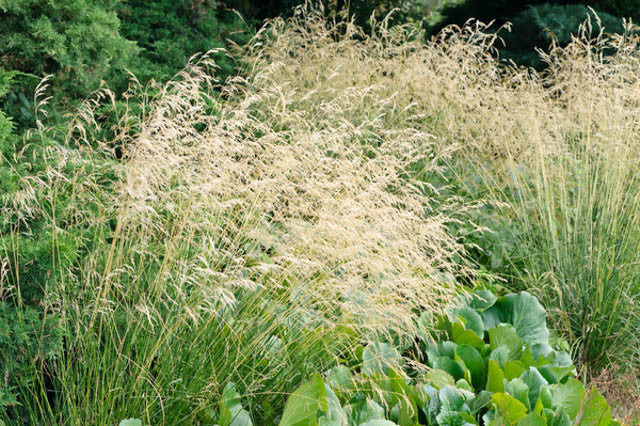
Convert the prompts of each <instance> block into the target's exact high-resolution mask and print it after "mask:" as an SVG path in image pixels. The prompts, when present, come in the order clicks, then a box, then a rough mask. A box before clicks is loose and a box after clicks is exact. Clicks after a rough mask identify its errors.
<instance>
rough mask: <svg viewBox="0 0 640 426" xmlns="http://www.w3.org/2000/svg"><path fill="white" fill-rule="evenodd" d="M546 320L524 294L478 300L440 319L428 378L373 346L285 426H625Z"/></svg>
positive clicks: (299, 395) (478, 296) (304, 391)
mask: <svg viewBox="0 0 640 426" xmlns="http://www.w3.org/2000/svg"><path fill="white" fill-rule="evenodd" d="M545 316H546V313H545V310H544V309H543V307H542V306H541V305H540V303H539V302H538V300H537V299H536V298H535V297H534V296H531V295H530V294H528V293H526V292H522V293H517V294H516V293H512V294H508V295H506V296H503V297H499V298H498V297H496V296H495V295H494V294H493V293H491V292H490V291H487V290H479V291H476V292H475V293H472V295H471V297H470V298H467V299H466V301H465V302H463V303H462V304H461V305H460V306H458V307H456V308H454V309H451V310H450V312H448V314H447V315H445V316H442V317H440V318H438V329H439V330H440V332H441V333H442V335H441V336H443V338H441V339H440V340H438V341H431V342H430V343H426V342H425V343H423V344H422V345H421V348H422V354H423V356H426V358H427V359H428V366H429V367H430V369H429V371H428V372H427V373H426V374H420V373H416V372H415V371H411V369H410V368H409V367H407V366H406V365H405V366H404V370H403V369H402V367H403V363H404V361H403V360H404V358H403V357H402V356H401V353H400V351H399V350H398V349H396V348H395V347H394V346H393V345H391V344H388V343H382V342H377V343H372V344H369V345H368V346H367V347H366V348H363V350H362V351H361V360H360V363H359V366H358V367H357V368H354V369H353V370H350V369H349V368H348V367H346V366H344V365H341V366H338V367H335V368H334V369H332V370H330V371H329V372H328V373H327V374H326V379H323V378H322V376H320V375H319V374H315V375H314V376H313V377H312V378H311V380H310V381H309V382H308V383H306V384H304V385H303V386H301V387H300V388H299V389H298V390H296V391H295V392H294V393H293V394H292V395H291V397H290V398H289V400H288V401H287V405H286V407H285V410H284V413H283V414H282V418H281V421H280V425H281V426H289V425H343V424H349V425H366V426H386V425H396V424H398V425H402V426H403V425H415V424H426V425H462V426H463V425H496V426H497V425H541V426H544V425H558V426H559V425H566V426H569V425H571V424H580V425H599V426H600V425H602V426H604V425H616V424H620V423H619V422H617V421H615V420H612V415H611V410H610V408H609V406H608V404H607V402H606V401H605V400H604V398H603V397H602V396H601V395H600V394H599V393H598V391H597V390H596V389H595V388H593V389H591V390H589V391H587V390H585V388H584V386H583V385H582V383H581V382H580V381H578V380H577V379H576V378H575V377H574V376H575V368H574V366H573V363H572V361H571V358H570V357H569V354H568V353H567V352H566V351H565V350H560V349H556V348H554V347H553V346H552V344H551V340H550V333H549V330H548V329H547V325H546V318H545ZM423 321H428V318H426V317H425V318H423ZM558 345H562V343H559V344H558ZM558 345H556V346H558ZM407 365H410V364H407Z"/></svg>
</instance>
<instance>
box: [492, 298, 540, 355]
mask: <svg viewBox="0 0 640 426" xmlns="http://www.w3.org/2000/svg"><path fill="white" fill-rule="evenodd" d="M494 306H497V307H498V309H499V310H500V319H501V321H502V322H506V323H509V324H512V325H513V327H514V328H515V329H516V331H517V332H518V335H519V336H520V337H521V338H522V339H523V340H524V341H525V342H527V343H529V344H531V345H533V344H535V343H547V342H548V341H549V330H548V329H547V321H546V313H545V310H544V308H543V307H542V305H541V304H540V302H538V299H537V298H535V297H534V296H532V295H530V294H529V293H527V292H526V291H523V292H521V293H518V294H508V295H506V296H504V297H501V298H499V299H498V301H497V302H496V304H495V305H494Z"/></svg>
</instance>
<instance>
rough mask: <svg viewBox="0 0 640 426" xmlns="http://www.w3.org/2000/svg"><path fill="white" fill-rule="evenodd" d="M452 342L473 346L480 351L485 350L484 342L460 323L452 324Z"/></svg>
mask: <svg viewBox="0 0 640 426" xmlns="http://www.w3.org/2000/svg"><path fill="white" fill-rule="evenodd" d="M451 340H453V341H454V342H455V343H457V344H458V345H469V346H473V347H474V348H476V349H477V350H479V351H481V350H482V349H483V348H484V340H482V338H481V337H479V336H478V335H477V334H476V333H474V332H473V331H471V330H467V329H465V328H464V326H463V325H462V323H460V322H454V323H453V324H451Z"/></svg>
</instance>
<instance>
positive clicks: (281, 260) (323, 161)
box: [8, 14, 474, 424]
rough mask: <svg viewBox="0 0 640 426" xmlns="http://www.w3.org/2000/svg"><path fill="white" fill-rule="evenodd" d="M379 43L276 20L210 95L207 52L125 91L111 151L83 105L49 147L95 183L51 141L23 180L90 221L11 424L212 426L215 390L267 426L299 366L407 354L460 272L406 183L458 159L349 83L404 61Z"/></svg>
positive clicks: (395, 107)
mask: <svg viewBox="0 0 640 426" xmlns="http://www.w3.org/2000/svg"><path fill="white" fill-rule="evenodd" d="M380 28H381V33H380V34H382V35H381V36H379V37H381V38H375V39H374V38H372V39H368V38H366V37H365V36H364V35H362V34H359V33H356V32H357V31H358V30H357V29H355V27H353V26H351V25H349V26H347V27H346V28H343V27H340V26H332V25H329V24H328V23H327V22H325V21H324V20H321V18H320V17H319V16H317V15H315V14H311V15H308V16H307V17H306V18H305V19H302V18H301V17H297V18H294V19H293V20H292V21H289V22H284V21H281V20H276V21H274V22H272V23H271V24H270V25H269V26H267V27H266V28H265V29H264V30H263V31H262V32H261V33H260V35H259V36H258V37H256V39H255V40H254V42H253V43H252V44H251V45H250V47H249V48H248V51H247V53H246V56H245V57H246V60H247V64H246V68H247V72H246V75H245V76H244V77H243V78H241V77H238V78H235V79H231V80H229V81H227V82H226V83H224V84H222V85H218V83H217V82H215V81H214V80H213V79H212V77H211V74H210V73H209V72H208V70H209V69H211V67H215V64H213V63H212V62H211V61H210V60H209V57H208V55H204V56H201V57H198V58H194V60H193V61H192V62H190V64H189V65H188V66H187V67H186V68H185V70H184V71H183V72H182V73H180V74H179V75H178V76H176V78H175V79H174V80H173V81H171V82H170V83H168V84H167V85H166V86H165V87H164V88H162V89H161V90H160V93H159V94H158V95H156V96H154V97H152V98H148V97H147V95H146V93H144V91H143V92H137V93H138V95H137V99H139V102H141V104H139V105H138V107H137V108H138V112H137V113H136V115H135V117H133V116H132V115H131V114H132V112H128V110H127V109H126V108H125V110H124V112H122V109H117V110H116V111H119V112H118V114H122V115H120V116H119V117H118V123H120V124H119V125H118V127H117V128H115V129H111V131H110V132H109V134H111V135H116V137H117V140H116V141H106V142H101V141H99V140H95V139H94V138H93V137H92V135H94V136H95V135H100V134H104V133H100V132H98V131H97V130H96V127H99V123H100V121H99V120H97V119H96V118H95V116H94V114H93V113H95V112H96V111H95V108H96V107H98V106H99V105H100V103H99V102H94V104H88V105H87V107H86V108H84V109H82V110H81V111H80V112H79V118H78V120H76V121H74V122H72V124H71V125H70V130H69V132H68V135H67V136H68V139H67V144H68V145H69V146H72V145H74V146H81V147H82V148H81V150H82V151H83V152H85V153H86V152H89V153H92V154H93V155H94V158H95V160H96V161H99V160H100V159H103V160H108V161H107V164H108V171H105V170H104V169H100V170H94V171H93V172H92V171H91V170H90V167H89V170H87V169H83V171H82V172H81V174H80V175H77V176H67V175H65V170H66V169H65V161H71V159H72V158H73V156H74V155H76V154H75V152H77V151H74V150H70V149H69V148H68V146H67V145H65V146H62V145H54V146H53V147H52V148H51V149H50V151H49V153H50V154H49V155H50V158H51V162H50V165H49V167H47V170H46V171H44V172H42V175H43V176H41V177H42V178H38V179H26V178H25V180H24V181H23V182H21V184H22V185H23V186H24V188H25V190H27V189H28V190H30V191H33V192H34V193H39V192H45V193H48V194H50V195H51V196H52V197H55V194H57V191H51V189H52V188H53V187H57V186H58V185H60V183H61V182H64V185H62V186H60V188H61V189H62V188H64V190H65V191H70V192H71V193H72V194H76V196H77V197H78V200H80V201H81V203H80V204H79V206H78V208H79V209H80V210H79V212H78V216H77V222H76V223H74V226H75V225H77V226H83V224H86V223H87V221H90V222H91V223H94V224H99V225H100V226H97V227H96V228H95V232H93V234H92V235H91V236H90V237H88V239H89V240H90V241H91V243H90V244H89V242H88V241H85V242H84V243H85V244H87V246H90V247H91V250H87V252H86V256H85V257H84V258H83V259H82V260H81V261H80V262H78V263H77V264H75V265H74V266H73V268H69V269H67V270H64V271H58V272H59V273H57V274H56V277H58V280H57V281H56V282H55V283H52V285H51V286H50V287H49V288H48V289H47V295H46V300H45V301H43V304H44V305H45V307H44V309H45V310H46V311H47V312H49V313H50V314H51V315H57V316H58V317H59V318H60V321H61V324H62V326H63V328H64V330H65V335H66V338H65V340H64V344H63V352H62V354H60V355H59V356H58V357H56V358H55V359H53V360H48V361H47V362H42V361H41V362H39V363H35V364H34V365H33V368H32V371H30V372H29V374H32V375H33V377H34V378H35V379H36V382H37V385H36V386H32V387H25V388H19V389H17V392H18V393H19V395H20V401H21V403H22V404H23V406H22V407H21V408H20V411H16V412H19V413H22V414H21V415H22V416H24V417H25V418H26V419H27V420H28V421H31V422H34V423H36V424H60V423H64V424H106V423H113V422H117V421H119V420H121V419H124V418H129V417H137V418H141V419H142V420H143V422H144V423H145V424H147V423H148V424H185V423H186V424H193V423H212V422H215V411H216V409H217V403H218V401H219V400H220V396H221V392H222V388H223V387H224V385H225V384H226V383H228V382H230V381H233V382H235V383H236V385H237V387H238V389H239V390H240V392H241V394H242V395H243V398H245V399H246V401H247V404H248V408H249V410H250V411H251V413H252V415H253V416H254V418H255V419H257V422H258V423H259V424H262V423H263V422H266V423H270V422H273V421H274V419H275V418H276V416H277V414H278V413H279V412H280V410H281V409H282V407H283V404H284V400H285V399H286V396H287V393H288V392H291V391H292V390H293V389H295V387H296V386H297V385H298V384H299V383H300V382H301V381H302V380H304V379H305V376H307V375H308V374H310V373H311V372H312V371H325V370H326V369H327V368H329V367H331V366H332V365H335V364H336V362H337V361H338V359H340V358H349V357H351V358H353V357H354V355H353V354H352V353H353V351H355V350H356V348H357V347H358V345H359V344H362V343H366V342H367V341H369V340H371V339H381V338H386V339H396V340H397V339H400V340H404V341H411V339H412V338H413V337H414V336H415V335H416V332H417V329H416V327H417V326H416V318H417V316H418V315H419V314H420V313H421V312H423V311H425V310H427V311H429V312H432V313H435V312H441V311H442V309H443V308H444V306H445V305H446V304H447V303H448V302H449V301H450V300H451V299H452V298H453V297H454V296H455V295H456V294H457V293H458V292H459V291H460V285H459V284H457V282H456V279H460V280H469V279H471V277H472V276H473V273H474V271H473V268H471V267H470V265H469V264H468V263H466V261H465V254H464V248H463V246H462V245H461V244H460V243H459V242H458V241H457V240H456V239H455V238H454V237H452V236H451V235H450V234H449V233H448V230H447V224H448V223H449V222H450V221H451V220H452V219H451V218H450V217H449V216H448V215H447V212H448V211H450V210H451V209H453V207H454V204H453V203H451V204H449V203H444V202H441V201H440V202H438V203H437V204H433V205H432V201H433V200H432V197H433V196H434V194H436V189H435V188H429V185H428V184H427V183H425V181H424V180H423V179H421V178H420V176H422V175H424V174H425V173H433V174H437V173H440V167H441V165H442V164H443V160H444V159H445V158H446V157H450V156H451V153H452V152H453V151H454V148H453V147H449V148H447V149H439V148H437V147H436V146H435V144H434V139H433V137H432V135H431V134H429V133H428V132H427V131H426V129H425V127H424V126H423V124H422V117H421V115H420V111H419V110H418V109H417V108H416V104H415V103H413V102H411V101H410V100H409V98H407V97H401V98H399V97H398V93H397V92H398V90H397V88H394V86H391V85H389V84H388V83H389V80H388V79H380V80H379V81H373V80H371V79H369V78H368V77H367V76H366V75H363V74H361V73H358V72H357V68H356V67H362V69H365V68H366V67H368V66H369V65H370V64H372V63H373V62H375V61H376V60H374V59H371V60H370V61H371V62H370V64H369V65H367V64H361V63H360V61H361V60H363V59H365V60H369V59H367V58H368V57H369V56H371V57H374V56H375V57H376V58H378V59H382V58H385V57H389V58H393V57H397V58H401V57H402V56H403V53H402V49H401V48H400V50H398V49H399V47H398V45H397V43H398V41H399V40H401V39H399V38H397V37H398V36H397V35H394V34H393V33H392V32H390V31H388V30H386V29H385V27H384V26H382V27H380ZM345 30H346V31H345ZM385 34H386V35H385ZM356 37H364V40H363V43H360V42H356V41H355V38H356ZM376 37H378V36H376ZM283 43H286V44H288V50H287V49H285V48H284V46H283V45H282V44H283ZM277 55H279V56H277ZM329 58H331V59H332V60H334V61H335V63H327V64H324V61H325V60H327V59H329ZM389 60H391V59H389ZM371 72H373V70H372V71H371ZM351 79H355V80H351ZM214 89H217V90H214ZM133 93H135V91H134V92H132V94H128V95H127V96H136V95H134V94H133ZM97 96H98V98H100V99H102V100H104V99H106V100H107V101H108V100H109V99H111V102H113V99H112V98H110V95H109V93H108V92H106V91H103V92H100V93H98V94H97ZM130 103H131V104H133V100H130ZM114 143H117V144H119V145H120V146H121V147H122V150H123V152H124V161H122V162H116V161H113V159H112V158H111V155H112V154H110V151H109V149H110V147H112V146H113V144H114ZM82 158H83V159H86V158H87V157H82ZM408 163H417V164H419V167H418V166H415V167H413V168H412V171H411V172H409V171H408V170H407V164H408ZM83 173H87V174H83ZM44 174H46V179H45V178H44ZM107 176H108V178H107ZM105 179H107V180H108V184H106V182H105ZM33 200H35V198H34V199H33ZM33 200H32V201H33ZM26 206H27V204H25V203H22V204H19V205H16V206H13V207H8V208H14V209H15V210H17V211H18V210H21V209H23V208H25V207H26ZM29 207H30V208H32V209H34V210H36V211H38V210H39V211H41V212H43V214H44V213H46V212H47V210H48V209H49V208H50V207H51V206H50V204H49V203H47V204H45V205H37V204H34V202H31V203H29ZM84 208H87V209H88V210H89V211H88V212H87V214H86V216H85V215H83V214H82V212H83V209H84ZM52 250H54V251H55V250H56V245H55V243H54V244H53V245H52ZM8 261H9V262H10V261H11V259H8ZM14 278H16V277H14ZM16 281H19V280H17V279H16ZM53 284H55V285H53ZM18 285H19V283H18ZM10 415H11V414H10Z"/></svg>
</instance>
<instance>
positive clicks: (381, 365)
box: [362, 342, 402, 376]
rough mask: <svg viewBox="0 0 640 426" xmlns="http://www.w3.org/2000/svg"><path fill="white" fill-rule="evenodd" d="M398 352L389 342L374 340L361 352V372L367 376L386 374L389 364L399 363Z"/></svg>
mask: <svg viewBox="0 0 640 426" xmlns="http://www.w3.org/2000/svg"><path fill="white" fill-rule="evenodd" d="M401 359H402V357H401V356H400V353H399V352H398V351H397V350H396V349H395V348H394V347H393V346H391V345H390V344H388V343H382V342H374V343H370V344H368V345H367V347H366V348H365V349H364V351H363V352H362V373H363V374H365V375H367V376H372V375H374V374H388V372H389V366H394V365H398V364H400V361H401Z"/></svg>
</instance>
